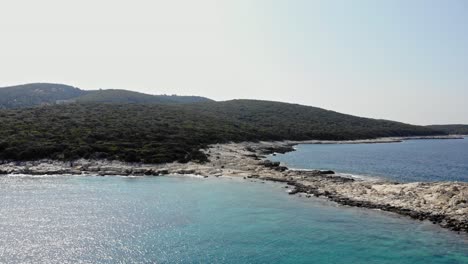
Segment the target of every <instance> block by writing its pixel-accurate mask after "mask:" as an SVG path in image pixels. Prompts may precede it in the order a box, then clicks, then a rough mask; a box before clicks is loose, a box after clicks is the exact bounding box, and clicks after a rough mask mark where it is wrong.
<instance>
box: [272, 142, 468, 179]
mask: <svg viewBox="0 0 468 264" xmlns="http://www.w3.org/2000/svg"><path fill="white" fill-rule="evenodd" d="M269 159H271V160H276V161H281V162H284V163H285V164H287V165H288V166H289V167H292V168H301V169H331V170H335V171H338V172H342V173H350V174H357V175H368V176H381V177H385V178H389V179H392V180H396V181H400V182H411V181H465V182H468V139H467V138H465V139H453V140H452V139H444V140H408V141H404V142H402V143H379V144H308V145H298V146H297V151H294V152H289V153H286V154H279V155H277V156H271V157H269Z"/></svg>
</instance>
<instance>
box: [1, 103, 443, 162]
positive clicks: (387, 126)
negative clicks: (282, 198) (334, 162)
mask: <svg viewBox="0 0 468 264" xmlns="http://www.w3.org/2000/svg"><path fill="white" fill-rule="evenodd" d="M0 123H1V124H2V125H1V126H0V160H34V159H42V158H51V159H62V160H72V159H77V158H93V159H103V158H107V159H117V160H124V161H131V162H133V161H138V162H147V163H161V162H170V161H181V162H186V161H189V160H199V161H203V160H206V158H207V157H206V156H205V155H204V154H203V153H201V152H200V151H199V149H200V148H204V147H206V146H207V145H208V144H212V143H224V142H229V141H256V140H282V139H292V140H302V139H337V140H346V139H363V138H375V137H383V136H412V135H435V134H443V132H438V131H434V130H432V129H429V128H426V127H420V126H412V125H407V124H402V123H397V122H392V121H383V120H374V119H366V118H360V117H354V116H349V115H344V114H340V113H336V112H332V111H327V110H323V109H320V108H314V107H307V106H301V105H293V104H284V103H276V102H266V101H253V100H235V101H227V102H204V103H196V104H162V105H158V104H156V105H155V104H102V103H101V104H97V103H87V104H70V105H58V106H50V107H40V108H37V107H36V108H28V109H13V110H1V111H0Z"/></svg>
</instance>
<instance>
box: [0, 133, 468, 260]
mask: <svg viewBox="0 0 468 264" xmlns="http://www.w3.org/2000/svg"><path fill="white" fill-rule="evenodd" d="M411 143H412V142H411ZM447 143H449V142H447ZM429 144H431V143H429ZM396 145H397V144H395V146H396ZM400 146H404V144H402V145H400ZM355 147H357V146H355ZM366 147H367V146H365V147H364V148H366ZM286 190H287V189H285V188H284V185H283V184H279V183H272V182H262V181H258V180H254V181H253V182H251V180H250V179H248V180H244V179H238V178H227V177H220V178H215V177H210V178H206V179H205V178H199V177H187V176H164V177H119V176H107V177H106V176H104V177H100V176H25V175H14V176H13V175H7V176H1V177H0V263H236V264H238V263H294V264H297V263H379V264H385V263H401V264H405V263H411V264H418V263H421V264H426V263H468V236H466V235H464V234H457V233H455V232H452V231H449V230H445V229H442V228H440V227H438V226H437V225H433V224H431V223H429V222H425V221H423V222H420V221H414V220H411V219H409V218H406V217H402V216H398V215H395V214H392V213H386V212H381V211H376V210H368V209H362V208H349V207H344V206H339V205H337V204H334V203H331V202H328V201H326V200H324V199H320V198H306V197H304V196H303V197H299V196H291V195H288V194H287V193H286Z"/></svg>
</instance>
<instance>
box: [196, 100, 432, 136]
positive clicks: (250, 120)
mask: <svg viewBox="0 0 468 264" xmlns="http://www.w3.org/2000/svg"><path fill="white" fill-rule="evenodd" d="M188 107H190V108H192V109H194V111H199V112H200V113H201V114H206V115H210V114H211V115H213V114H214V115H216V116H217V117H222V118H224V119H225V120H228V121H232V122H240V123H243V124H248V125H251V126H254V127H256V128H258V129H262V130H265V131H268V132H269V133H271V134H274V135H275V136H277V137H278V138H279V139H294V140H307V139H322V140H348V139H364V138H376V137H395V136H417V135H431V134H433V133H434V130H432V129H429V128H426V127H422V126H414V125H408V124H404V123H399V122H394V121H387V120H376V119H370V118H362V117H356V116H351V115H346V114H341V113H337V112H334V111H329V110H325V109H321V108H317V107H311V106H304V105H297V104H287V103H281V102H271V101H259V100H232V101H226V102H212V103H206V104H195V105H191V106H188Z"/></svg>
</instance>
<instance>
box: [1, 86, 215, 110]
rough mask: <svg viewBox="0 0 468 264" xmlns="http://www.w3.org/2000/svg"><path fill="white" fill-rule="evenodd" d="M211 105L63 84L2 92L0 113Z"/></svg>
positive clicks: (190, 98) (198, 99) (184, 98)
mask: <svg viewBox="0 0 468 264" xmlns="http://www.w3.org/2000/svg"><path fill="white" fill-rule="evenodd" d="M207 101H211V100H210V99H208V98H204V97H199V96H178V95H172V96H168V95H149V94H143V93H138V92H133V91H127V90H112V89H111V90H94V91H85V90H81V89H79V88H75V87H72V86H68V85H62V84H49V83H33V84H25V85H18V86H11V87H4V88H0V109H11V108H25V107H34V106H44V105H53V104H65V103H67V104H69V103H76V102H82V103H90V102H94V103H161V104H174V103H175V104H178V103H197V102H207Z"/></svg>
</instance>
